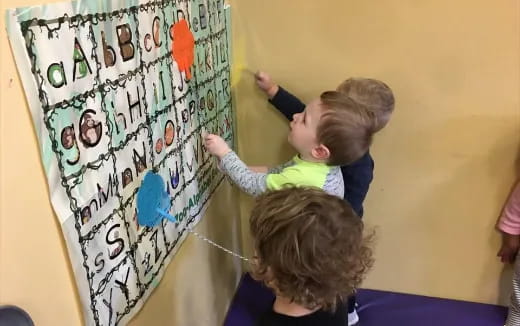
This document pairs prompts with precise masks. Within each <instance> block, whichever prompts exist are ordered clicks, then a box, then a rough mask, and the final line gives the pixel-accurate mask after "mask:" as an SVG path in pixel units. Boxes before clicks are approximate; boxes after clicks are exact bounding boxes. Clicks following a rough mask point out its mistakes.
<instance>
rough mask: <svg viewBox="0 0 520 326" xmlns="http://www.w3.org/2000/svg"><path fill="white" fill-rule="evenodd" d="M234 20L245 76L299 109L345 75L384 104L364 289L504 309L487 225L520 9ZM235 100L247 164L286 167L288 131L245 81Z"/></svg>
mask: <svg viewBox="0 0 520 326" xmlns="http://www.w3.org/2000/svg"><path fill="white" fill-rule="evenodd" d="M233 10H234V11H233V19H234V21H233V23H234V31H235V39H234V40H235V41H240V42H242V45H243V46H242V47H241V49H240V50H242V51H244V52H245V54H244V57H245V58H246V60H247V66H248V67H249V68H250V69H253V70H256V69H263V70H266V71H268V72H270V73H271V75H272V76H273V77H274V78H275V79H277V80H278V81H279V82H280V83H281V84H282V85H284V86H287V88H288V89H290V90H292V91H293V92H294V93H295V94H297V95H298V96H300V97H301V98H302V99H304V100H306V101H308V100H309V99H311V98H312V97H314V96H317V95H319V93H320V92H321V91H323V90H325V89H331V88H335V87H336V86H337V85H338V83H339V82H340V81H342V80H343V79H345V78H347V77H349V76H365V77H374V78H378V79H381V80H384V81H386V82H387V83H388V84H389V85H390V86H391V87H392V89H393V90H394V92H395V96H396V100H397V106H396V111H395V114H394V117H393V118H392V121H391V123H390V125H389V126H388V127H387V128H386V129H385V130H384V131H382V132H381V133H380V134H379V135H377V138H376V140H375V144H374V146H373V147H372V154H373V156H374V158H375V161H376V170H375V181H374V182H373V184H372V186H371V189H370V192H369V195H368V198H367V200H366V214H365V219H366V221H367V223H368V224H369V225H372V226H377V228H378V231H379V236H378V238H379V239H378V244H377V251H376V258H377V262H376V265H375V268H374V270H373V271H372V272H371V274H370V275H369V277H368V279H367V281H366V282H365V284H364V286H365V287H369V288H376V289H388V290H396V291H401V292H408V293H420V294H426V295H433V296H439V297H448V298H457V299H465V300H472V301H479V302H490V303H494V302H502V303H504V302H505V299H506V296H507V293H506V291H504V289H505V290H507V289H508V286H509V282H510V281H509V277H510V274H509V271H508V272H506V273H505V274H503V275H502V265H501V264H500V263H499V262H498V261H497V259H496V257H495V254H496V251H497V249H498V246H499V237H498V235H497V234H496V233H495V232H494V230H493V226H494V223H495V221H496V218H497V216H498V214H499V211H500V209H501V206H502V204H503V202H504V200H505V198H506V196H507V193H508V192H509V190H510V187H511V186H512V184H513V183H514V180H515V177H516V175H517V173H518V172H517V171H519V170H520V169H517V170H516V171H515V161H516V160H517V158H518V156H519V149H520V146H519V145H520V141H519V139H520V76H519V75H520V64H519V63H520V49H519V47H520V39H519V35H520V31H519V13H520V10H519V2H518V1H516V0H504V1H493V2H490V1H484V0H459V1H451V0H440V1H417V0H401V1H395V0H378V1H351V0H348V1H346V0H335V1H332V0H327V1H308V0H285V1H279V0H263V1H235V2H233ZM240 42H238V43H240ZM238 50H239V49H238V48H237V49H236V50H235V53H237V51H238ZM237 95H238V97H237V106H236V108H237V111H238V127H239V146H240V149H241V154H242V156H243V157H244V158H245V160H246V161H247V163H249V164H262V163H264V164H265V163H267V164H271V165H273V164H276V163H280V162H282V161H283V160H284V159H287V158H289V157H290V156H291V155H292V153H293V152H292V151H291V149H290V148H289V147H288V146H287V144H286V142H285V139H286V134H287V127H286V125H287V123H286V122H285V121H284V120H283V119H282V118H281V117H280V116H279V115H277V114H276V113H274V111H273V109H272V108H271V107H270V106H269V105H268V104H267V102H266V101H265V99H264V97H263V96H262V94H261V93H260V92H258V91H257V90H255V88H254V85H253V80H252V78H251V77H250V76H247V74H244V75H243V77H242V79H241V80H240V83H239V85H238V89H237ZM516 166H517V167H520V166H519V165H516ZM244 203H246V205H244V206H243V207H242V211H243V214H242V215H243V218H244V221H245V219H246V218H247V217H246V216H247V214H246V212H248V211H249V209H250V204H251V200H249V199H247V200H244ZM244 239H245V241H244V243H245V244H247V243H248V242H247V241H248V240H249V236H248V231H247V228H245V229H244ZM248 248H249V247H248ZM249 251H250V249H249Z"/></svg>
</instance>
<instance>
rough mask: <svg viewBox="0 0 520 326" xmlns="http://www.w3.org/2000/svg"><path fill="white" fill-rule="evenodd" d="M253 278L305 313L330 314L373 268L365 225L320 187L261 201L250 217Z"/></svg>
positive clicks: (279, 193) (296, 189) (292, 190)
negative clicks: (299, 307)
mask: <svg viewBox="0 0 520 326" xmlns="http://www.w3.org/2000/svg"><path fill="white" fill-rule="evenodd" d="M250 228H251V234H252V236H253V239H254V245H255V250H256V256H255V263H254V264H253V267H252V275H253V277H254V278H255V279H257V280H261V281H263V282H264V283H265V284H266V285H267V286H269V287H271V288H272V289H273V290H274V291H275V292H276V293H277V295H280V296H283V297H285V298H288V299H291V300H292V301H293V302H295V303H297V304H299V305H302V306H304V307H306V308H308V309H314V308H317V307H321V308H322V309H325V310H332V311H333V310H334V309H336V305H337V303H338V300H343V299H344V298H345V297H347V296H349V295H351V294H352V293H353V291H354V289H355V288H356V287H357V286H358V285H359V284H360V283H361V281H362V280H363V278H364V276H365V274H366V273H367V271H368V270H369V269H370V267H371V266H372V263H373V259H372V251H371V249H370V246H369V244H370V242H371V239H372V235H369V236H364V234H363V223H362V221H361V219H360V218H359V217H358V216H357V215H356V214H355V213H354V211H353V210H352V208H351V207H350V205H349V204H348V203H347V202H345V201H344V200H342V199H340V198H339V197H336V196H332V195H329V194H327V193H325V192H324V191H323V190H321V189H318V188H309V187H288V188H284V189H281V190H277V191H271V192H267V193H264V194H263V195H261V196H259V197H258V198H257V200H256V204H255V206H254V208H253V211H252V213H251V224H250Z"/></svg>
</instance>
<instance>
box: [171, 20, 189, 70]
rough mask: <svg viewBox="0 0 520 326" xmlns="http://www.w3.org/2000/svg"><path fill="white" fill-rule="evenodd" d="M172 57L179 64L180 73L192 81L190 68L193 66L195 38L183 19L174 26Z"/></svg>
mask: <svg viewBox="0 0 520 326" xmlns="http://www.w3.org/2000/svg"><path fill="white" fill-rule="evenodd" d="M172 29H173V33H172V34H173V43H172V57H173V60H175V61H176V62H177V65H178V66H179V70H180V71H184V72H185V73H186V78H187V79H191V72H190V67H191V65H192V64H193V57H194V51H193V49H194V47H195V38H194V37H193V34H192V33H191V31H190V28H189V27H188V23H187V22H186V20H184V19H181V20H179V22H177V23H175V24H173V26H172Z"/></svg>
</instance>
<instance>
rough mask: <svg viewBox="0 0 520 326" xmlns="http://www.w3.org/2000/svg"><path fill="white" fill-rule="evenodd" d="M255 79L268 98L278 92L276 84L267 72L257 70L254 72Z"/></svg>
mask: <svg viewBox="0 0 520 326" xmlns="http://www.w3.org/2000/svg"><path fill="white" fill-rule="evenodd" d="M255 80H256V84H257V85H258V87H260V89H261V90H263V91H264V92H265V93H266V94H267V96H268V97H269V98H273V97H274V96H275V95H276V93H278V85H276V84H275V83H274V81H273V80H272V79H271V76H269V74H268V73H266V72H263V71H258V72H257V73H256V74H255Z"/></svg>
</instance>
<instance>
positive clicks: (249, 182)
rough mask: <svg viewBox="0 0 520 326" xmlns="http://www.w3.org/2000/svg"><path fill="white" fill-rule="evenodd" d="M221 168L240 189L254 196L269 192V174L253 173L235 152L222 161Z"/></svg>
mask: <svg viewBox="0 0 520 326" xmlns="http://www.w3.org/2000/svg"><path fill="white" fill-rule="evenodd" d="M220 168H221V169H222V172H224V173H225V174H227V175H228V176H229V177H230V178H231V180H233V182H234V183H235V184H236V185H237V186H238V187H239V188H240V189H242V190H243V191H244V192H246V193H248V194H250V195H252V196H258V195H260V194H262V193H264V192H265V191H266V190H267V186H266V180H267V173H258V172H253V171H251V170H250V169H249V168H248V167H247V165H245V164H244V162H242V160H241V159H240V158H239V157H238V156H237V154H236V153H235V152H233V151H231V152H229V153H227V154H226V155H225V156H224V157H223V158H222V159H221V160H220Z"/></svg>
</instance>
